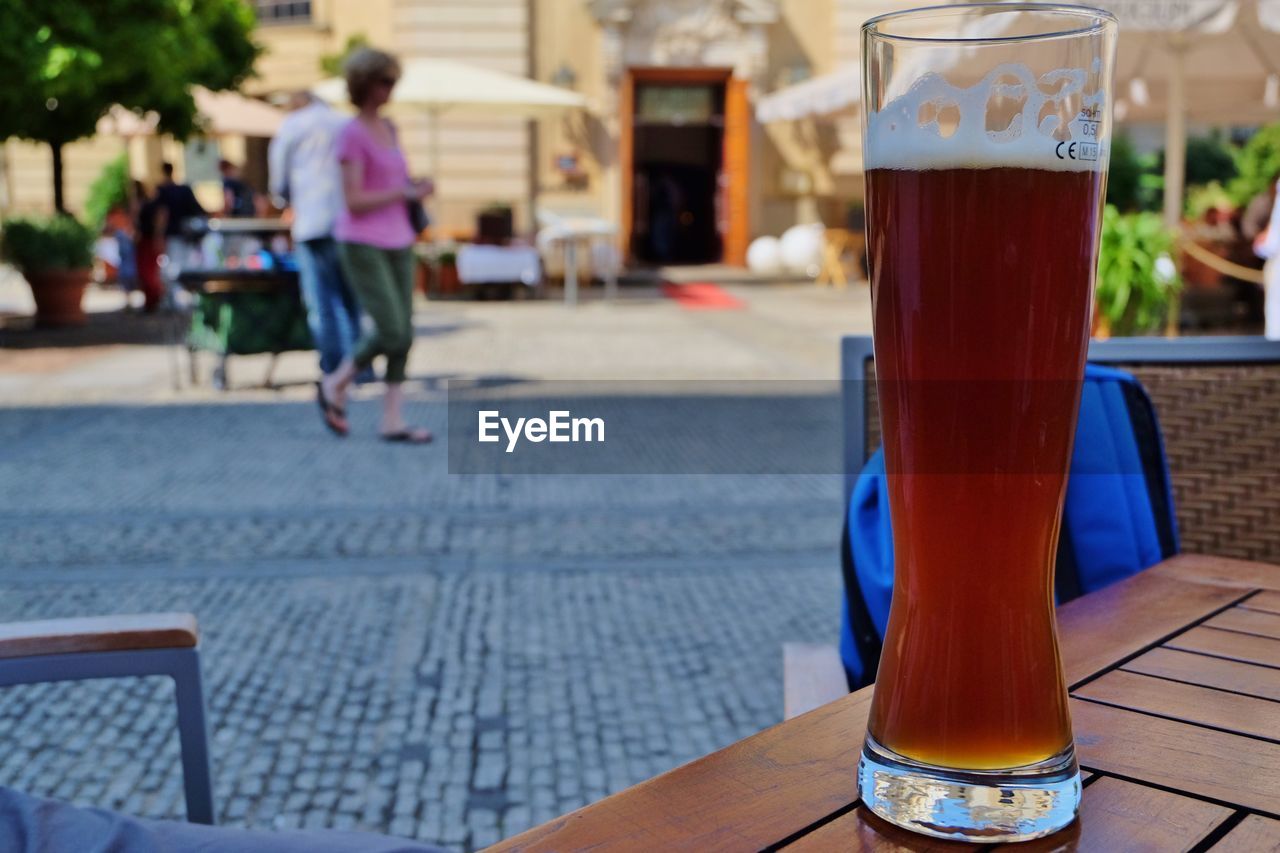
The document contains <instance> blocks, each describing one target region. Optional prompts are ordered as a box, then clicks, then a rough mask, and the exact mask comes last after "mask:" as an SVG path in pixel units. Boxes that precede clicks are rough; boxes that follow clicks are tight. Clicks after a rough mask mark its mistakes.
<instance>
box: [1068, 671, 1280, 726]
mask: <svg viewBox="0 0 1280 853" xmlns="http://www.w3.org/2000/svg"><path fill="white" fill-rule="evenodd" d="M1074 695H1076V696H1080V697H1084V698H1086V699H1094V700H1097V701H1099V702H1106V703H1107V704H1110V705H1118V706H1120V707H1122V708H1129V709H1132V710H1134V711H1146V712H1147V713H1151V714H1160V715H1162V716H1165V717H1173V718H1174V719H1178V720H1183V721H1185V722H1188V723H1195V724H1197V725H1204V726H1215V727H1217V728H1221V729H1226V730H1228V731H1233V732H1236V733H1237V734H1242V735H1252V736H1254V737H1262V738H1268V739H1270V740H1277V739H1280V702H1271V701H1268V700H1266V699H1257V698H1255V697H1253V696H1237V695H1236V694H1234V693H1224V692H1222V691H1221V690H1214V689H1212V688H1210V687H1198V686H1195V685H1192V684H1179V683H1178V682H1176V681H1165V680H1164V679H1161V678H1152V677H1151V676H1148V675H1139V674H1137V673H1132V672H1125V671H1123V670H1115V671H1114V672H1108V673H1107V674H1106V675H1104V676H1102V677H1101V678H1099V679H1097V680H1095V681H1091V682H1089V683H1088V684H1086V685H1085V686H1084V687H1082V688H1080V689H1079V690H1077V691H1076V692H1075V694H1074Z"/></svg>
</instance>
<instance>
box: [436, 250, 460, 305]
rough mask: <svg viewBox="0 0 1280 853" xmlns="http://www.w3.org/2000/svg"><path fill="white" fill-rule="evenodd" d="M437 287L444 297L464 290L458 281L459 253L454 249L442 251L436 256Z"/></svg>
mask: <svg viewBox="0 0 1280 853" xmlns="http://www.w3.org/2000/svg"><path fill="white" fill-rule="evenodd" d="M436 286H437V287H438V288H439V290H440V293H441V294H442V295H445V296H448V295H451V294H455V293H457V292H458V291H459V290H461V289H462V282H461V281H459V279H458V252H457V250H456V249H453V248H446V249H442V250H441V251H440V253H439V254H437V255H436Z"/></svg>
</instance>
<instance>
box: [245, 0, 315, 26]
mask: <svg viewBox="0 0 1280 853" xmlns="http://www.w3.org/2000/svg"><path fill="white" fill-rule="evenodd" d="M253 6H254V8H255V9H256V10H257V12H258V23H261V24H277V23H290V24H300V23H306V22H308V21H310V20H311V0H254V4H253Z"/></svg>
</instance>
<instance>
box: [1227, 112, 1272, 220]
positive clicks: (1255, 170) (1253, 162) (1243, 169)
mask: <svg viewBox="0 0 1280 853" xmlns="http://www.w3.org/2000/svg"><path fill="white" fill-rule="evenodd" d="M1236 172H1237V175H1236V177H1235V178H1234V179H1233V180H1232V181H1231V183H1230V184H1229V185H1228V186H1227V192H1228V193H1229V194H1230V195H1231V200H1232V201H1233V202H1235V204H1236V205H1237V206H1238V207H1244V206H1245V205H1247V204H1248V203H1249V202H1250V201H1251V200H1252V199H1253V197H1254V196H1256V195H1258V194H1259V193H1262V192H1265V191H1266V190H1267V189H1269V188H1270V186H1271V183H1272V182H1273V181H1274V180H1275V178H1276V175H1277V174H1278V173H1280V123H1277V124H1270V125H1267V126H1266V127H1264V128H1262V129H1261V130H1259V131H1258V132H1257V133H1255V134H1254V135H1253V136H1251V137H1249V141H1248V142H1246V143H1245V144H1244V147H1243V148H1241V149H1240V152H1239V153H1238V154H1237V155H1236Z"/></svg>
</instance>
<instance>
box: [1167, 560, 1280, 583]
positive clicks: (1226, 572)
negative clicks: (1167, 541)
mask: <svg viewBox="0 0 1280 853" xmlns="http://www.w3.org/2000/svg"><path fill="white" fill-rule="evenodd" d="M1152 573H1154V574H1157V575H1161V576H1163V577H1170V578H1177V579H1179V580H1184V581H1190V582H1191V583H1208V584H1214V585H1217V586H1234V587H1237V588H1239V589H1268V590H1277V591H1280V566H1271V565H1268V564H1266V563H1251V562H1248V561H1246V560H1233V559H1231V558H1229V557H1210V556H1206V555H1203V554H1179V555H1178V556H1176V557H1171V558H1169V559H1168V560H1165V561H1164V562H1163V563H1160V564H1159V565H1157V566H1152V567H1151V568H1149V569H1147V571H1146V572H1143V574H1152Z"/></svg>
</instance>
